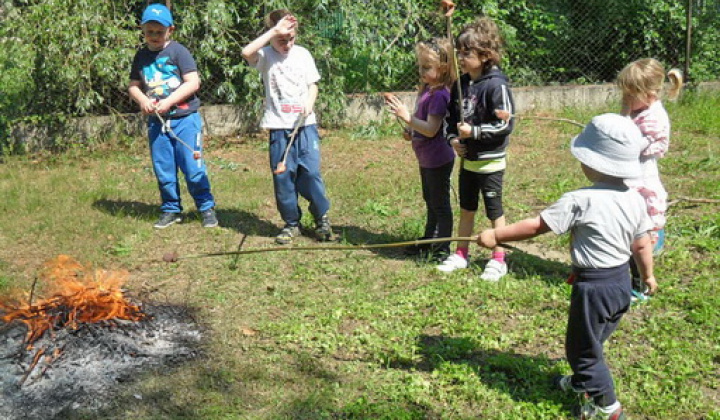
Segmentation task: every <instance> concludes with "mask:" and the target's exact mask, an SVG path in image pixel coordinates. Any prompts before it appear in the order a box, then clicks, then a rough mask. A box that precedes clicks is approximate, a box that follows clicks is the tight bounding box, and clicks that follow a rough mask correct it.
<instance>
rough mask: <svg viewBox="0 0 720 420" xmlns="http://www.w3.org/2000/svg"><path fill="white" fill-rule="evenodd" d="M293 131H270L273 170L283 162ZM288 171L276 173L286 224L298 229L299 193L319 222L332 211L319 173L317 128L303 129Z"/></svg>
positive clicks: (277, 194)
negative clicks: (308, 203)
mask: <svg viewBox="0 0 720 420" xmlns="http://www.w3.org/2000/svg"><path fill="white" fill-rule="evenodd" d="M291 132H292V130H270V170H272V171H274V170H275V169H276V168H277V164H278V163H279V162H280V161H282V158H283V153H285V148H286V147H287V145H288V142H289V141H290V133H291ZM285 164H286V166H287V170H286V171H285V172H283V173H281V174H277V175H276V174H273V185H274V187H275V202H276V204H277V208H278V211H280V217H282V219H283V220H284V221H285V224H287V225H290V226H297V225H298V224H299V223H300V218H301V217H302V213H301V211H300V206H299V205H298V194H300V195H301V196H302V197H304V198H305V199H306V200H308V201H309V202H310V207H309V210H310V213H311V214H312V215H313V217H314V218H315V220H316V221H317V220H319V219H320V218H321V217H322V216H324V215H325V213H327V211H328V210H329V209H330V201H329V200H328V199H327V197H326V195H325V183H324V182H323V179H322V175H321V174H320V135H319V134H318V131H317V126H316V125H314V124H313V125H308V126H305V127H302V128H300V130H298V133H297V137H296V138H295V142H294V143H293V144H292V146H290V151H289V152H288V155H287V160H286V161H285Z"/></svg>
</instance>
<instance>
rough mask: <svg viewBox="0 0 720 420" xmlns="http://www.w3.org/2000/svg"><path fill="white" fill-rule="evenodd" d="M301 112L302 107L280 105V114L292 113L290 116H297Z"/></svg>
mask: <svg viewBox="0 0 720 420" xmlns="http://www.w3.org/2000/svg"><path fill="white" fill-rule="evenodd" d="M302 111H303V107H302V105H298V104H282V105H280V112H283V113H286V114H288V113H292V114H299V113H301V112H302Z"/></svg>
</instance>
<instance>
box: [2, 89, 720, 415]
mask: <svg viewBox="0 0 720 420" xmlns="http://www.w3.org/2000/svg"><path fill="white" fill-rule="evenodd" d="M718 109H720V103H719V101H718V99H717V98H715V97H710V96H695V95H687V96H686V97H685V98H684V99H683V100H682V101H681V102H679V103H675V104H668V110H669V112H670V114H671V118H672V121H673V124H674V125H673V127H674V130H673V136H672V144H671V150H670V153H669V154H668V156H667V157H666V158H665V159H663V160H662V161H661V163H660V165H661V173H662V175H663V180H664V183H665V185H666V187H667V189H668V190H669V192H670V195H671V197H670V199H671V200H672V199H674V198H678V197H685V198H695V199H697V198H705V199H715V200H717V199H720V190H718V180H720V163H719V162H720V160H719V159H720V157H718V155H719V154H720V141H719V139H720V118H718V117H717V110H718ZM604 111H609V109H606V110H566V111H564V112H562V113H559V114H558V115H554V116H555V117H561V118H569V119H574V120H577V121H581V122H586V121H588V120H589V119H590V118H591V117H592V116H593V115H594V114H596V113H600V112H604ZM578 132H579V128H578V127H576V126H573V125H571V124H567V123H564V122H560V121H547V120H532V119H529V118H526V119H523V118H522V116H521V118H520V119H519V121H518V125H517V130H516V133H515V135H514V136H513V138H512V144H511V148H510V153H511V161H510V167H509V169H508V174H507V178H506V180H507V181H506V192H505V205H506V210H507V216H508V218H509V220H510V221H515V220H520V219H521V218H524V217H527V216H530V215H534V214H536V213H537V212H538V211H539V210H540V209H542V208H543V207H544V206H545V205H547V204H549V203H550V202H552V201H554V200H556V199H557V198H559V197H560V195H561V194H562V193H563V192H565V191H567V190H570V189H574V188H577V187H579V186H583V185H586V181H585V180H584V178H583V177H582V174H581V172H580V170H579V164H578V163H577V162H576V161H574V160H573V158H572V157H571V156H570V153H569V151H568V148H567V144H568V142H569V140H570V138H571V137H572V136H574V135H576V134H577V133H578ZM206 155H207V158H208V161H209V167H210V170H211V179H212V184H213V189H214V193H215V195H216V198H217V201H218V217H219V219H220V223H221V226H222V227H221V228H220V229H210V230H207V229H206V230H203V229H202V228H201V227H200V223H199V218H198V216H197V213H196V212H195V211H194V208H193V207H192V203H191V201H188V202H187V205H188V206H189V209H188V220H187V221H186V222H185V223H183V224H180V225H176V226H172V227H171V228H168V229H165V230H163V231H156V230H154V229H153V228H152V223H153V222H154V220H155V219H156V217H157V205H158V192H157V188H156V184H155V180H154V177H153V174H152V170H151V167H150V162H149V159H148V157H147V150H146V148H145V141H144V140H143V139H138V140H136V141H135V143H129V142H128V141H127V139H123V140H122V143H121V144H117V145H113V144H107V145H105V146H102V147H100V149H99V150H93V151H80V148H78V149H76V150H74V151H73V152H71V153H67V154H64V155H60V156H39V157H5V158H4V161H3V163H2V164H0V195H1V196H2V197H3V200H2V201H0V210H2V214H3V217H2V218H1V219H0V291H2V292H3V293H7V294H9V293H11V292H12V291H13V290H15V289H19V290H24V291H27V290H29V288H30V286H31V284H32V281H33V279H34V278H35V277H36V276H37V275H38V273H39V271H40V270H41V267H42V264H43V262H45V261H47V260H49V259H51V258H53V257H55V256H56V255H58V254H69V255H72V256H73V257H75V258H76V259H78V260H79V261H81V262H83V263H91V264H93V265H94V266H96V267H102V268H106V269H127V270H129V271H130V279H129V282H128V284H127V289H128V290H129V292H130V293H131V294H132V295H133V296H135V297H136V298H137V299H141V300H144V301H160V302H171V303H176V304H183V305H188V306H191V307H194V308H196V309H197V310H198V321H199V322H201V323H203V324H204V325H206V326H207V327H208V330H209V335H208V342H207V348H206V351H205V352H204V356H203V358H202V359H201V360H197V361H194V362H191V363H187V364H184V365H180V366H177V368H176V369H174V370H172V371H170V372H148V373H147V374H146V375H144V376H142V377H139V378H137V380H136V381H135V382H134V383H132V384H129V385H127V386H125V387H124V388H121V392H120V395H119V396H118V397H117V398H116V399H115V400H114V401H113V402H112V407H111V408H109V409H107V410H104V411H103V412H101V413H96V412H80V413H78V414H77V417H79V418H118V419H125V418H138V419H285V418H288V419H289V418H292V419H323V418H325V419H335V418H346V419H427V418H432V419H435V418H438V419H440V418H442V419H470V418H486V419H553V420H554V419H568V418H570V409H571V408H572V406H573V404H574V403H575V400H574V397H572V396H567V395H564V394H562V393H559V392H557V391H555V390H553V389H552V388H551V386H550V383H549V382H550V379H551V378H552V376H554V375H556V374H559V373H567V372H568V371H569V368H568V365H567V363H566V362H565V360H564V358H563V353H564V350H563V340H564V330H565V321H566V311H567V304H568V295H569V287H568V286H567V285H566V284H565V283H564V279H565V276H566V274H567V272H568V265H567V256H566V251H565V250H566V247H567V243H568V242H567V237H555V236H553V235H545V236H542V237H539V238H536V239H533V240H531V241H527V242H525V243H520V244H518V246H519V247H520V248H521V249H524V250H526V252H515V253H513V254H512V255H511V256H510V257H509V261H510V264H511V271H510V274H509V275H508V276H507V277H506V278H505V279H503V281H502V282H500V283H499V284H488V283H484V282H481V281H479V279H478V276H479V273H480V271H481V269H482V265H483V264H484V261H485V259H486V258H487V257H488V252H486V251H482V250H480V249H479V248H477V247H473V248H472V249H471V253H472V254H473V255H474V258H475V263H474V264H473V265H472V266H471V269H470V270H468V271H467V272H465V273H453V274H452V275H441V274H440V273H439V272H437V271H436V270H434V265H433V264H432V263H431V262H429V261H422V260H415V259H406V258H404V257H403V256H402V254H401V252H400V251H399V250H398V249H394V248H392V249H375V250H362V251H315V252H301V251H296V252H277V253H258V254H247V255H242V256H226V257H215V258H198V259H188V260H181V261H180V262H178V263H174V264H166V263H163V262H161V261H160V260H161V257H162V255H163V254H164V253H165V252H169V251H177V252H178V253H179V254H180V255H181V256H182V255H190V254H198V253H206V252H218V251H234V250H236V249H237V248H238V244H239V243H240V242H241V240H243V238H244V240H245V242H244V245H243V249H249V248H256V247H266V246H273V236H274V235H275V234H276V233H277V231H278V229H279V227H280V225H281V221H280V219H279V216H278V214H277V211H276V209H275V204H274V200H273V195H272V184H271V177H270V173H269V169H268V164H267V161H266V159H267V147H266V139H265V138H264V137H263V136H259V137H257V136H256V137H247V138H237V139H226V140H217V139H211V140H210V141H209V142H208V150H207V151H206ZM323 159H324V160H323V168H324V169H323V171H324V176H325V180H326V183H327V187H328V193H329V197H330V199H331V201H332V206H333V207H332V213H331V220H332V222H333V225H334V229H335V232H336V233H337V234H338V237H339V238H338V239H339V241H340V242H342V243H344V244H361V243H381V242H382V243H384V242H395V241H403V240H409V239H413V238H415V237H417V236H419V235H420V234H421V231H422V227H423V223H424V207H423V203H422V200H421V197H420V188H419V175H418V170H417V166H416V162H415V159H414V156H413V154H412V151H411V149H410V146H409V144H408V143H407V142H405V141H403V140H402V139H401V137H400V133H399V127H397V125H396V124H395V123H394V122H392V121H388V122H387V124H385V125H382V126H379V127H374V126H371V125H368V126H365V127H359V128H355V129H352V130H338V131H330V132H326V133H324V140H323ZM455 176H456V174H454V181H453V183H456V181H455ZM183 197H184V198H185V199H186V200H187V199H188V198H189V196H188V194H187V192H186V191H185V190H183ZM454 206H455V208H456V210H457V204H456V203H455V202H454ZM306 213H307V212H306ZM718 214H719V213H718V207H717V204H712V203H710V204H708V203H697V202H692V201H688V200H685V201H679V202H676V203H674V204H673V205H672V206H671V208H670V211H669V223H668V226H667V232H668V243H667V247H666V252H665V253H664V254H663V256H662V257H660V258H659V259H658V261H657V268H656V274H657V277H658V279H659V282H660V292H659V294H658V295H657V296H656V297H654V298H653V299H652V300H651V301H650V303H649V304H647V305H645V306H641V307H637V308H633V309H632V310H631V311H630V313H628V315H627V316H626V317H625V318H624V320H623V322H622V323H621V327H620V328H619V330H618V331H617V332H616V333H615V334H614V336H613V337H612V338H611V339H610V341H609V343H608V344H607V346H606V351H607V358H608V361H609V363H610V365H611V368H612V369H613V373H614V376H615V381H616V386H617V392H618V395H619V398H620V400H621V402H622V403H623V405H624V406H625V408H626V410H627V412H628V414H629V415H630V418H632V419H660V418H673V419H676V418H677V419H679V418H682V419H715V420H717V419H720V376H719V375H718V365H720V344H718V343H720V316H719V315H720V293H719V291H718V284H717V281H716V278H717V272H718V269H719V268H720V257H718V254H719V253H718V251H719V248H720V216H718ZM304 222H310V218H309V216H308V215H307V214H306V215H305V219H304ZM487 225H488V223H487V221H486V220H484V219H479V221H478V229H480V228H482V227H487ZM37 238H40V240H38V239H37ZM313 243H314V242H313V241H312V240H311V239H306V238H302V239H301V240H300V244H304V245H310V244H313ZM41 286H42V285H39V287H41ZM136 394H137V395H142V399H138V398H137V397H135V396H134V395H136Z"/></svg>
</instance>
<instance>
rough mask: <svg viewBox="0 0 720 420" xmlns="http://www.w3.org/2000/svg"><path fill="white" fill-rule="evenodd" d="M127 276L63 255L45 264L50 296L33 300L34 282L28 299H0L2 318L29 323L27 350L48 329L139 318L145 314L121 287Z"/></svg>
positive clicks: (27, 324)
mask: <svg viewBox="0 0 720 420" xmlns="http://www.w3.org/2000/svg"><path fill="white" fill-rule="evenodd" d="M127 276H128V273H127V272H126V271H122V272H112V271H105V270H89V269H86V268H85V267H83V266H82V265H81V264H80V263H78V262H77V261H75V260H74V259H73V258H72V257H69V256H67V255H60V256H58V257H57V258H55V259H53V260H52V261H50V262H48V263H47V264H46V265H45V275H44V277H45V281H46V282H47V284H48V285H49V287H50V289H51V290H50V291H51V296H50V297H49V298H47V299H41V300H38V301H37V302H33V297H34V292H35V290H34V289H35V284H36V283H33V289H32V290H31V291H30V296H29V298H28V300H27V302H25V303H17V302H16V303H14V304H11V303H3V302H0V312H4V315H3V316H2V320H3V321H5V322H6V323H10V322H12V321H15V320H19V321H21V322H22V323H24V324H25V325H26V326H27V328H28V332H27V337H26V339H25V342H26V343H27V346H28V350H31V349H32V344H33V343H34V342H35V341H37V339H38V338H40V337H42V335H43V334H45V332H46V331H51V332H53V331H56V330H57V329H59V328H70V329H74V330H76V329H77V328H78V325H79V323H97V322H101V321H117V320H128V321H139V320H141V319H142V318H144V317H145V314H144V313H143V312H142V310H141V309H140V307H139V306H137V305H133V304H131V303H129V302H128V301H127V300H126V299H125V297H124V295H123V290H122V289H121V288H120V286H122V285H123V284H124V283H125V281H126V279H127ZM39 351H40V350H39Z"/></svg>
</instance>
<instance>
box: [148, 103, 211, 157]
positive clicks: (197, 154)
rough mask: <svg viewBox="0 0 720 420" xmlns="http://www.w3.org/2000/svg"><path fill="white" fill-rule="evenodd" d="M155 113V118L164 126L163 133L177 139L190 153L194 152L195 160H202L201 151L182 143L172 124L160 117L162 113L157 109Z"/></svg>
mask: <svg viewBox="0 0 720 420" xmlns="http://www.w3.org/2000/svg"><path fill="white" fill-rule="evenodd" d="M153 112H155V116H156V117H157V118H158V119H159V120H160V124H162V131H163V133H168V134H170V137H172V138H173V139H175V141H178V142H180V144H182V145H183V146H185V147H187V148H188V150H190V151H191V152H192V154H193V159H195V160H198V159H200V158H201V157H202V154H201V153H200V151H199V150H195V149H193V148H192V147H190V145H189V144H187V143H185V142H184V141H182V140H181V139H180V137H178V136H177V135H176V134H175V132H174V131H173V129H172V128H170V124H168V122H167V121H165V119H164V118H163V117H162V116H161V115H160V113H159V112H158V111H157V109H154V110H153Z"/></svg>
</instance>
